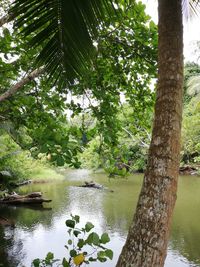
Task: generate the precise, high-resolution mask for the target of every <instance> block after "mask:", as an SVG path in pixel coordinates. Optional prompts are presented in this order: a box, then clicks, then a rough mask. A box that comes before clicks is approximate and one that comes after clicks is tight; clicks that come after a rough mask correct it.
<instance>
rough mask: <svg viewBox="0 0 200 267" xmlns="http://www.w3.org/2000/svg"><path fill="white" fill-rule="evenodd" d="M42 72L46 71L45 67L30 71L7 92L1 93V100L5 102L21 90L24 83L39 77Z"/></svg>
mask: <svg viewBox="0 0 200 267" xmlns="http://www.w3.org/2000/svg"><path fill="white" fill-rule="evenodd" d="M42 73H44V68H40V69H36V70H34V71H32V72H31V73H29V74H28V75H27V76H26V77H25V78H23V79H22V80H21V81H19V82H17V83H16V84H15V85H13V86H12V87H11V88H10V89H8V90H7V91H6V92H5V93H3V94H2V95H0V102H3V101H4V100H6V99H7V98H9V97H11V96H12V95H13V94H15V93H16V92H17V91H19V90H20V89H21V88H22V87H23V86H24V85H26V84H27V83H28V82H30V81H32V80H33V79H35V78H37V77H38V76H40V75H41V74H42Z"/></svg>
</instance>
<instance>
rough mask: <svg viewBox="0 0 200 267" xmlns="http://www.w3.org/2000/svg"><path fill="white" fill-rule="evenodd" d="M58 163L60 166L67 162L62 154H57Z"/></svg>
mask: <svg viewBox="0 0 200 267" xmlns="http://www.w3.org/2000/svg"><path fill="white" fill-rule="evenodd" d="M56 163H57V165H58V166H63V165H64V164H65V160H64V158H63V157H62V156H57V158H56Z"/></svg>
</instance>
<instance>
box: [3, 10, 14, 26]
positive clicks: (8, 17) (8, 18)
mask: <svg viewBox="0 0 200 267" xmlns="http://www.w3.org/2000/svg"><path fill="white" fill-rule="evenodd" d="M14 17H15V16H14V14H13V13H8V14H6V15H5V16H3V17H1V18H0V27H2V26H3V25H4V24H5V23H8V22H10V21H12V20H13V19H14Z"/></svg>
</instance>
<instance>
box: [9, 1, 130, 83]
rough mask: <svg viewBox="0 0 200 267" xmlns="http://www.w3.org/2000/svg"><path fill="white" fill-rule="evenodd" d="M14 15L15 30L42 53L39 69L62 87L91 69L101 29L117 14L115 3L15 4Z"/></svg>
mask: <svg viewBox="0 0 200 267" xmlns="http://www.w3.org/2000/svg"><path fill="white" fill-rule="evenodd" d="M115 2H117V1H115ZM118 2H122V1H118ZM125 2H126V1H125ZM128 2H129V1H128ZM11 11H12V13H13V14H15V16H16V17H17V20H16V23H15V26H16V27H17V28H18V29H20V30H21V32H22V33H23V34H24V35H25V36H27V37H28V38H29V39H30V45H31V46H33V47H39V50H41V52H40V53H39V55H38V57H37V67H38V66H43V65H44V66H45V67H46V70H47V72H48V73H49V75H50V76H51V77H53V80H54V81H56V80H59V81H60V82H61V85H64V84H65V83H66V81H68V82H70V83H73V81H74V80H75V79H76V78H77V77H78V76H79V75H81V76H82V75H84V73H85V72H86V71H87V70H88V69H89V68H88V66H89V64H91V62H92V59H93V57H94V55H95V52H96V51H95V47H94V45H93V41H94V40H95V38H96V36H97V33H98V26H99V25H100V24H101V23H102V22H103V21H104V20H105V18H106V16H112V15H114V14H116V13H117V12H116V9H115V8H114V5H113V2H112V0H84V1H83V0H67V1H66V0H15V1H14V5H13V7H12V8H11Z"/></svg>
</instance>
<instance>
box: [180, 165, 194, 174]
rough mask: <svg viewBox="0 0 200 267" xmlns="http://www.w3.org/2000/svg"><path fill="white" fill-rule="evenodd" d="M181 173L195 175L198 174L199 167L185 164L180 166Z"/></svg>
mask: <svg viewBox="0 0 200 267" xmlns="http://www.w3.org/2000/svg"><path fill="white" fill-rule="evenodd" d="M179 173H180V174H182V175H183V174H186V175H195V174H198V171H197V168H195V167H192V166H184V167H180V168H179Z"/></svg>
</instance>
